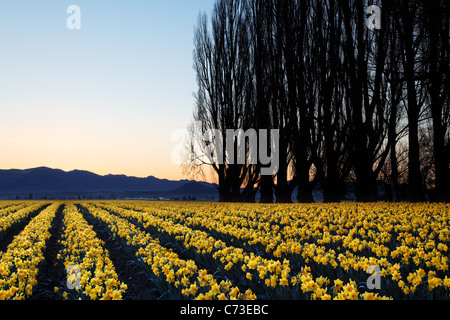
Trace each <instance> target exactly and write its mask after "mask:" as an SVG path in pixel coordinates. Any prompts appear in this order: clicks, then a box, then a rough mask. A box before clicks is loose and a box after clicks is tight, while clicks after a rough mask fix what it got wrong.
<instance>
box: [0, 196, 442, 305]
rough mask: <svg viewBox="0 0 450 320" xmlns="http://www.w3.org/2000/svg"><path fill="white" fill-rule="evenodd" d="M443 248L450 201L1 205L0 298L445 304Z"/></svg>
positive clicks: (148, 202) (130, 202)
mask: <svg viewBox="0 0 450 320" xmlns="http://www.w3.org/2000/svg"><path fill="white" fill-rule="evenodd" d="M449 243H450V205H449V204H429V203H427V204H425V203H424V204H407V203H364V204H363V203H339V204H338V203H334V204H242V203H239V204H237V203H235V204H223V203H203V202H150V201H78V202H71V201H4V202H0V300H10V299H11V300H13V299H27V300H33V299H55V300H63V299H68V300H80V299H81V300H100V299H101V300H127V299H154V300H156V299H167V300H173V299H176V300H181V299H198V300H202V299H205V300H211V299H214V300H216V299H217V300H226V299H237V300H255V299H263V300H273V299H275V300H281V299H282V300H299V299H304V300H309V299H312V300H331V299H337V300H344V299H351V300H372V299H394V300H397V299H400V300H410V299H436V300H441V299H450V272H449V261H448V260H449V257H450V251H449V248H448V246H449ZM374 270H375V271H374ZM376 270H378V272H376ZM374 272H375V273H374ZM373 279H375V280H377V281H378V285H377V286H375V287H374V286H372V285H371V284H373V283H376V281H374V282H373V281H372V280H373Z"/></svg>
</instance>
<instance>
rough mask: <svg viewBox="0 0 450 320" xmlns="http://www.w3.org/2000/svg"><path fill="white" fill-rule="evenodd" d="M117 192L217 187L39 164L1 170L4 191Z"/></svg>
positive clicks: (194, 191) (191, 192)
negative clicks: (33, 166)
mask: <svg viewBox="0 0 450 320" xmlns="http://www.w3.org/2000/svg"><path fill="white" fill-rule="evenodd" d="M25 193H35V194H54V193H80V194H86V193H117V194H121V193H123V194H127V195H134V194H140V195H147V196H154V197H155V196H166V197H173V196H177V197H178V196H181V197H183V196H189V197H191V196H199V195H204V196H213V195H215V194H217V187H216V185H214V184H210V183H207V182H198V181H190V180H179V181H174V180H167V179H158V178H156V177H153V176H149V177H146V178H138V177H130V176H125V175H112V174H109V175H105V176H102V175H98V174H95V173H92V172H89V171H82V170H73V171H69V172H66V171H63V170H60V169H51V168H47V167H39V168H33V169H25V170H19V169H10V170H0V194H9V195H11V194H25Z"/></svg>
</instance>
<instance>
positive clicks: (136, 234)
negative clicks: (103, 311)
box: [83, 204, 256, 300]
mask: <svg viewBox="0 0 450 320" xmlns="http://www.w3.org/2000/svg"><path fill="white" fill-rule="evenodd" d="M83 206H84V207H86V208H87V209H88V210H89V212H90V213H91V214H92V215H93V216H94V217H95V218H96V219H98V220H100V221H102V222H103V223H105V224H106V225H107V226H108V228H109V230H110V231H111V232H112V233H113V234H114V235H115V236H116V237H118V238H120V239H122V240H123V241H125V242H126V243H127V245H129V246H132V247H133V248H136V249H137V251H136V256H137V257H138V258H139V259H142V261H143V262H144V263H146V264H147V265H148V266H149V267H150V269H151V272H152V273H153V274H154V276H155V277H156V278H158V279H160V280H164V281H163V287H164V289H165V290H167V292H169V291H170V290H179V291H180V292H181V294H182V295H183V296H185V297H187V298H192V299H243V300H244V299H245V300H247V299H255V298H256V296H255V295H254V294H253V293H252V292H251V291H250V290H247V291H245V292H243V293H242V292H241V291H240V290H239V288H238V287H236V286H233V285H232V283H231V282H230V281H225V280H222V281H220V282H219V281H218V280H217V279H216V278H215V277H214V276H213V275H211V274H209V273H208V271H207V270H205V269H199V268H198V267H197V265H196V263H195V262H194V261H193V260H184V259H180V258H179V256H178V255H177V254H176V253H175V252H173V251H172V250H169V249H167V248H165V247H164V246H161V245H160V243H159V241H158V240H155V239H153V237H152V236H151V235H150V234H149V233H146V232H143V231H141V230H139V228H137V227H136V226H135V225H134V224H132V223H130V222H129V221H128V220H126V219H123V218H120V217H118V216H115V215H113V214H111V213H109V212H107V211H105V210H103V209H101V208H98V207H95V206H93V205H90V204H83ZM163 276H164V278H163Z"/></svg>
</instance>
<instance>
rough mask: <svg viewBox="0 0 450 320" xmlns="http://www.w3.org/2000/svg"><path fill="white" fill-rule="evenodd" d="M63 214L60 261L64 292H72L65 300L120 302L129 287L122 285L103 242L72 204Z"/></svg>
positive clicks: (65, 293) (64, 293)
mask: <svg viewBox="0 0 450 320" xmlns="http://www.w3.org/2000/svg"><path fill="white" fill-rule="evenodd" d="M63 214H64V218H63V222H64V228H63V234H62V239H61V240H60V243H61V244H62V245H63V249H62V250H61V252H60V253H59V254H58V259H63V261H64V266H65V268H66V271H67V281H68V284H69V288H67V286H66V287H65V289H71V290H70V291H67V290H65V291H64V289H63V290H61V291H60V292H62V291H64V292H63V296H64V298H66V299H67V298H72V299H76V298H80V299H91V300H97V299H100V300H120V299H121V298H122V294H123V293H124V292H125V290H126V289H127V285H126V284H125V283H123V282H121V281H119V279H118V275H117V273H116V271H115V268H114V265H113V263H112V261H111V259H110V257H109V252H108V250H107V249H105V248H104V242H103V241H102V240H100V239H99V238H97V235H96V233H95V232H94V231H93V227H92V226H90V225H89V224H88V223H87V221H86V220H85V219H84V217H83V215H82V214H81V213H80V212H79V211H78V209H77V207H76V206H75V205H74V204H73V203H70V204H67V205H66V206H65V208H64V211H63ZM56 290H57V291H59V288H56Z"/></svg>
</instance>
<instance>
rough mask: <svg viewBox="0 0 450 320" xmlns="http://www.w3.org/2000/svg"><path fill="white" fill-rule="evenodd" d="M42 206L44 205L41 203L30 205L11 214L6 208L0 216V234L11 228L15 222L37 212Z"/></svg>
mask: <svg viewBox="0 0 450 320" xmlns="http://www.w3.org/2000/svg"><path fill="white" fill-rule="evenodd" d="M44 204H45V203H43V202H37V203H32V204H30V205H28V206H26V207H25V208H22V209H19V210H14V211H13V212H11V211H9V210H8V208H6V210H5V214H4V215H0V233H2V232H3V231H5V230H6V229H8V228H9V227H11V226H13V225H14V224H16V223H17V222H19V221H21V220H22V219H24V218H26V217H28V215H29V214H30V213H32V212H34V211H36V210H38V209H39V208H42V207H43V206H44ZM12 209H18V208H12Z"/></svg>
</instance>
